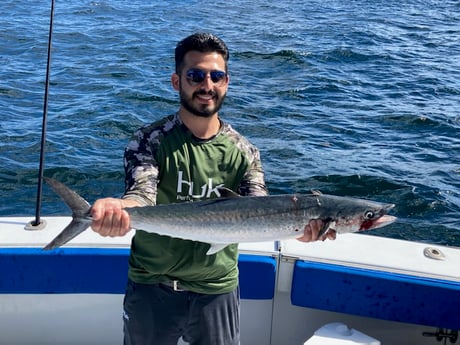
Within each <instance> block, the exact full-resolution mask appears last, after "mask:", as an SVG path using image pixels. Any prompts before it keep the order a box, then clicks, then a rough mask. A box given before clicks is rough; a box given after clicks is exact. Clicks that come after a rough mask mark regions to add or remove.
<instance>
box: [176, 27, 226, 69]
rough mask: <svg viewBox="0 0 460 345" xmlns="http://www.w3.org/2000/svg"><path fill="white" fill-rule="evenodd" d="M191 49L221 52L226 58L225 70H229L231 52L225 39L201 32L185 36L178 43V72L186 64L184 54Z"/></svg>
mask: <svg viewBox="0 0 460 345" xmlns="http://www.w3.org/2000/svg"><path fill="white" fill-rule="evenodd" d="M191 50H196V51H199V52H200V53H210V52H217V53H219V54H220V55H222V57H223V58H224V61H225V71H226V72H227V62H228V59H229V58H230V54H229V52H228V48H227V46H226V44H225V43H224V41H222V40H221V39H220V38H219V37H217V36H214V35H212V34H209V33H202V32H199V33H195V34H193V35H190V36H188V37H186V38H184V39H183V40H182V41H180V42H179V43H178V44H177V46H176V50H175V59H176V73H179V72H180V71H181V69H182V67H183V64H184V56H185V54H187V53H188V52H189V51H191Z"/></svg>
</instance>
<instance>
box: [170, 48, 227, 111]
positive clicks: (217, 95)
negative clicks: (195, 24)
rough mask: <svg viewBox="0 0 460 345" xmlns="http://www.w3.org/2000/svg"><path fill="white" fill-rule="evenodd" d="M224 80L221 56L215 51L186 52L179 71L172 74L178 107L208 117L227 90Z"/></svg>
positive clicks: (225, 79) (215, 109)
mask: <svg viewBox="0 0 460 345" xmlns="http://www.w3.org/2000/svg"><path fill="white" fill-rule="evenodd" d="M228 82H229V77H228V75H227V74H226V69H225V61H224V58H223V57H222V55H220V54H218V53H216V52H210V53H200V52H198V51H190V52H188V53H187V54H185V57H184V67H183V68H182V70H181V71H180V75H178V74H174V75H173V77H172V83H173V86H174V88H175V89H176V90H178V91H179V95H180V101H181V105H182V107H183V108H184V109H185V110H187V111H188V112H190V113H191V114H193V115H196V116H201V117H211V116H212V115H214V114H216V113H217V112H218V111H219V109H220V107H221V106H222V103H223V101H224V99H225V95H226V94H227V89H228Z"/></svg>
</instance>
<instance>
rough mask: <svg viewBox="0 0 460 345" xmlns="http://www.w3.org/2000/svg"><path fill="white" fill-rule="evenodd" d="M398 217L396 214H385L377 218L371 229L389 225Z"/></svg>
mask: <svg viewBox="0 0 460 345" xmlns="http://www.w3.org/2000/svg"><path fill="white" fill-rule="evenodd" d="M396 219H397V218H396V217H394V216H390V215H389V214H384V215H383V216H381V217H380V218H379V219H376V220H375V221H374V222H373V223H372V226H371V227H370V228H369V229H378V228H381V227H382V226H385V225H388V224H391V223H393V222H394V221H395V220H396Z"/></svg>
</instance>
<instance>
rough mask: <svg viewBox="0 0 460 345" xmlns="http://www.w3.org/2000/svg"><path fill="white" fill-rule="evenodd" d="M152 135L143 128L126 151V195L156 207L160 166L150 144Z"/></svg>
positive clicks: (125, 196)
mask: <svg viewBox="0 0 460 345" xmlns="http://www.w3.org/2000/svg"><path fill="white" fill-rule="evenodd" d="M150 136H151V133H150V132H149V131H147V129H146V128H141V129H139V130H138V131H137V132H135V133H134V135H133V136H132V138H131V140H130V142H129V143H128V145H127V147H126V149H125V155H124V167H125V194H124V196H123V198H126V199H133V200H136V201H138V202H139V203H140V204H141V205H144V206H147V205H155V204H156V197H157V184H158V171H159V169H158V164H157V161H156V159H155V154H154V152H153V151H152V145H151V143H150Z"/></svg>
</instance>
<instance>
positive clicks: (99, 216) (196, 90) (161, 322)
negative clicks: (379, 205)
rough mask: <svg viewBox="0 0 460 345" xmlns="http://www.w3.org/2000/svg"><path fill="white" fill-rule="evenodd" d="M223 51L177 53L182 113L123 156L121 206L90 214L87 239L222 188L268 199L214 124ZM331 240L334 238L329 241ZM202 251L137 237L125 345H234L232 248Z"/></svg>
mask: <svg viewBox="0 0 460 345" xmlns="http://www.w3.org/2000/svg"><path fill="white" fill-rule="evenodd" d="M228 59H229V53H228V49H227V47H226V45H225V43H224V42H223V41H222V40H221V39H219V38H217V37H215V36H213V35H211V34H207V33H198V34H193V35H191V36H189V37H187V38H185V39H184V40H182V41H181V42H179V43H178V45H177V47H176V49H175V62H176V70H175V73H173V75H172V77H171V82H172V86H173V87H174V89H175V90H177V91H178V92H179V95H180V108H179V111H178V112H177V113H176V114H173V115H170V116H167V117H165V118H163V119H161V120H159V121H157V122H155V123H153V124H151V125H148V126H145V127H143V128H141V129H140V130H138V131H137V132H136V133H135V134H134V136H133V138H132V140H131V141H130V143H129V144H128V146H127V148H126V151H125V159H124V164H125V172H126V191H125V194H124V196H123V198H122V199H114V198H107V199H100V200H97V201H96V202H95V203H94V206H93V208H92V215H93V219H94V220H93V224H92V227H93V229H94V231H96V232H98V233H100V234H101V235H103V236H123V235H125V234H126V233H127V232H128V231H129V230H130V220H129V215H128V214H127V212H126V211H124V210H123V208H127V207H133V206H142V205H156V204H164V203H174V202H190V201H195V200H202V199H209V198H217V197H219V196H220V194H219V191H218V187H220V186H225V187H227V188H229V189H231V190H233V191H235V192H237V193H239V194H241V195H246V196H247V195H266V194H267V190H266V187H265V181H264V174H263V170H262V165H261V162H260V157H259V151H258V150H257V149H256V148H255V147H254V146H253V145H252V144H250V143H249V141H248V140H246V139H245V138H244V137H242V136H241V135H240V134H239V133H238V132H236V131H235V130H234V129H233V128H232V127H231V126H230V125H228V124H227V123H225V122H223V121H222V119H221V118H220V117H219V116H218V111H219V109H220V108H221V106H222V103H223V101H224V98H225V96H226V93H227V89H228V84H229V75H228ZM320 226H321V223H320V222H319V221H312V222H311V223H310V224H308V225H306V227H305V232H304V236H303V237H302V238H301V239H300V240H302V241H307V242H308V241H312V240H316V239H317V234H318V231H319V229H320ZM328 236H329V237H330V238H334V237H335V233H334V232H331V233H330V234H329V235H328ZM208 248H209V244H206V243H202V242H195V241H189V240H182V239H177V238H171V237H168V236H161V235H157V234H152V233H147V232H145V231H142V230H137V231H136V234H135V236H134V238H133V241H132V245H131V256H130V261H129V272H128V278H129V281H128V286H127V289H126V295H125V299H124V313H123V320H124V343H125V345H128V344H129V345H138V344H143V345H145V344H156V345H170V344H171V345H173V344H177V341H178V339H179V338H180V337H181V336H182V337H183V339H184V340H185V341H187V342H189V343H190V344H203V345H205V344H208V345H211V344H212V345H216V344H219V345H227V344H228V345H230V344H231V345H234V344H239V339H240V334H239V289H238V269H237V260H238V249H237V245H236V244H233V245H229V246H227V247H226V248H225V249H223V250H221V251H219V252H217V253H216V254H213V255H206V251H207V250H208Z"/></svg>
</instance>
